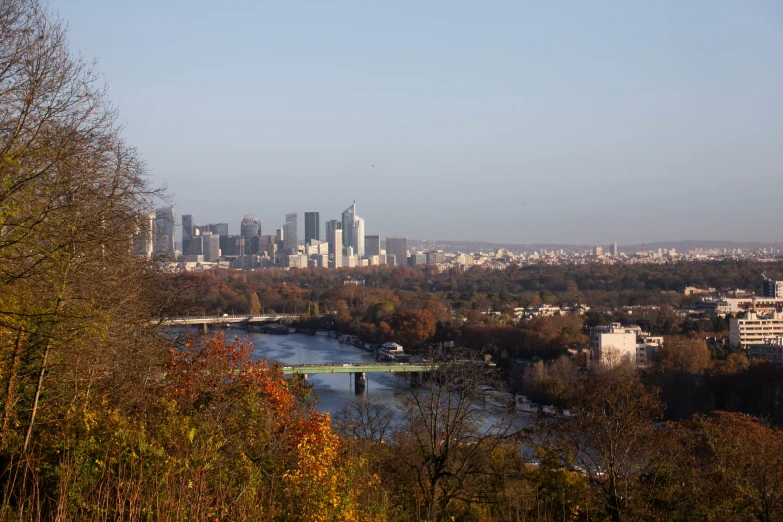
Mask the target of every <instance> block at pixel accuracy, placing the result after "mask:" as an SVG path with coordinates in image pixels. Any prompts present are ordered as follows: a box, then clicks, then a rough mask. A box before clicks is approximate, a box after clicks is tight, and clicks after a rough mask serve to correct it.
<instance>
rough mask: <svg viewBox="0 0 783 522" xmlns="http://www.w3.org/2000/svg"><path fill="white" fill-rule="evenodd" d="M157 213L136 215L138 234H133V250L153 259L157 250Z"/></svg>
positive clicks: (137, 253) (139, 254)
mask: <svg viewBox="0 0 783 522" xmlns="http://www.w3.org/2000/svg"><path fill="white" fill-rule="evenodd" d="M154 238H155V214H141V215H139V216H137V217H136V234H135V235H134V236H133V251H134V252H135V253H136V255H138V256H141V257H144V258H146V259H151V258H152V255H153V253H154V252H155V244H154Z"/></svg>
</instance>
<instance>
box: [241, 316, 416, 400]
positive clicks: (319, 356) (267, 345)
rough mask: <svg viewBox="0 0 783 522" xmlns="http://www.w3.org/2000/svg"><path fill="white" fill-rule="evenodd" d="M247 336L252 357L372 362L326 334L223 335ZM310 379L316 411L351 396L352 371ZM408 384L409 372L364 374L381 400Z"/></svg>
mask: <svg viewBox="0 0 783 522" xmlns="http://www.w3.org/2000/svg"><path fill="white" fill-rule="evenodd" d="M233 335H237V336H239V338H247V339H249V340H250V341H251V342H252V343H253V346H255V349H254V350H253V354H252V357H253V358H254V359H267V360H269V361H280V362H281V363H283V364H285V365H297V364H345V363H374V362H375V355H373V354H371V353H368V352H365V351H364V350H361V349H359V348H356V347H355V346H351V345H348V344H340V343H339V342H338V341H337V339H334V338H332V337H328V336H325V335H302V334H290V335H272V334H262V333H254V332H245V331H236V330H227V331H226V336H227V337H228V338H231V337H232V336H233ZM308 380H309V382H311V383H313V393H314V394H315V396H316V397H317V398H318V406H317V409H318V411H322V412H329V413H330V414H332V415H334V413H335V412H336V411H337V410H339V409H340V407H341V406H342V405H343V404H344V403H345V402H346V401H349V400H351V399H353V398H354V397H356V394H355V393H354V388H353V374H351V373H338V374H319V375H308ZM408 388H409V380H408V375H407V374H405V375H403V376H401V377H393V376H390V375H389V374H386V373H368V374H367V390H366V391H367V393H368V394H371V395H375V396H377V397H378V398H379V399H380V401H381V402H384V403H389V404H392V403H394V402H395V401H396V397H397V396H398V395H399V394H402V393H404V392H405V391H406V390H408Z"/></svg>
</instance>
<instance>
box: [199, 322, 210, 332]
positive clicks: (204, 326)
mask: <svg viewBox="0 0 783 522" xmlns="http://www.w3.org/2000/svg"><path fill="white" fill-rule="evenodd" d="M207 332H209V325H208V324H207V323H201V324H200V325H199V326H198V333H200V334H205V333H207Z"/></svg>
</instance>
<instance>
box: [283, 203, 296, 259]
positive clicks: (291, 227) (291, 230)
mask: <svg viewBox="0 0 783 522" xmlns="http://www.w3.org/2000/svg"><path fill="white" fill-rule="evenodd" d="M297 221H298V215H297V214H296V213H295V212H294V213H293V214H286V215H285V233H284V234H283V241H284V242H285V250H286V252H287V253H289V254H296V249H297V247H298V246H299V235H298V234H297V230H296V229H297V227H298V222H297Z"/></svg>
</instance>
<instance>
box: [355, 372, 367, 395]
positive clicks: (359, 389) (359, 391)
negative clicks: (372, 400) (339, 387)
mask: <svg viewBox="0 0 783 522" xmlns="http://www.w3.org/2000/svg"><path fill="white" fill-rule="evenodd" d="M366 390H367V374H366V373H364V372H355V373H354V374H353V391H354V393H355V394H356V395H364V393H365V392H366Z"/></svg>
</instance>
